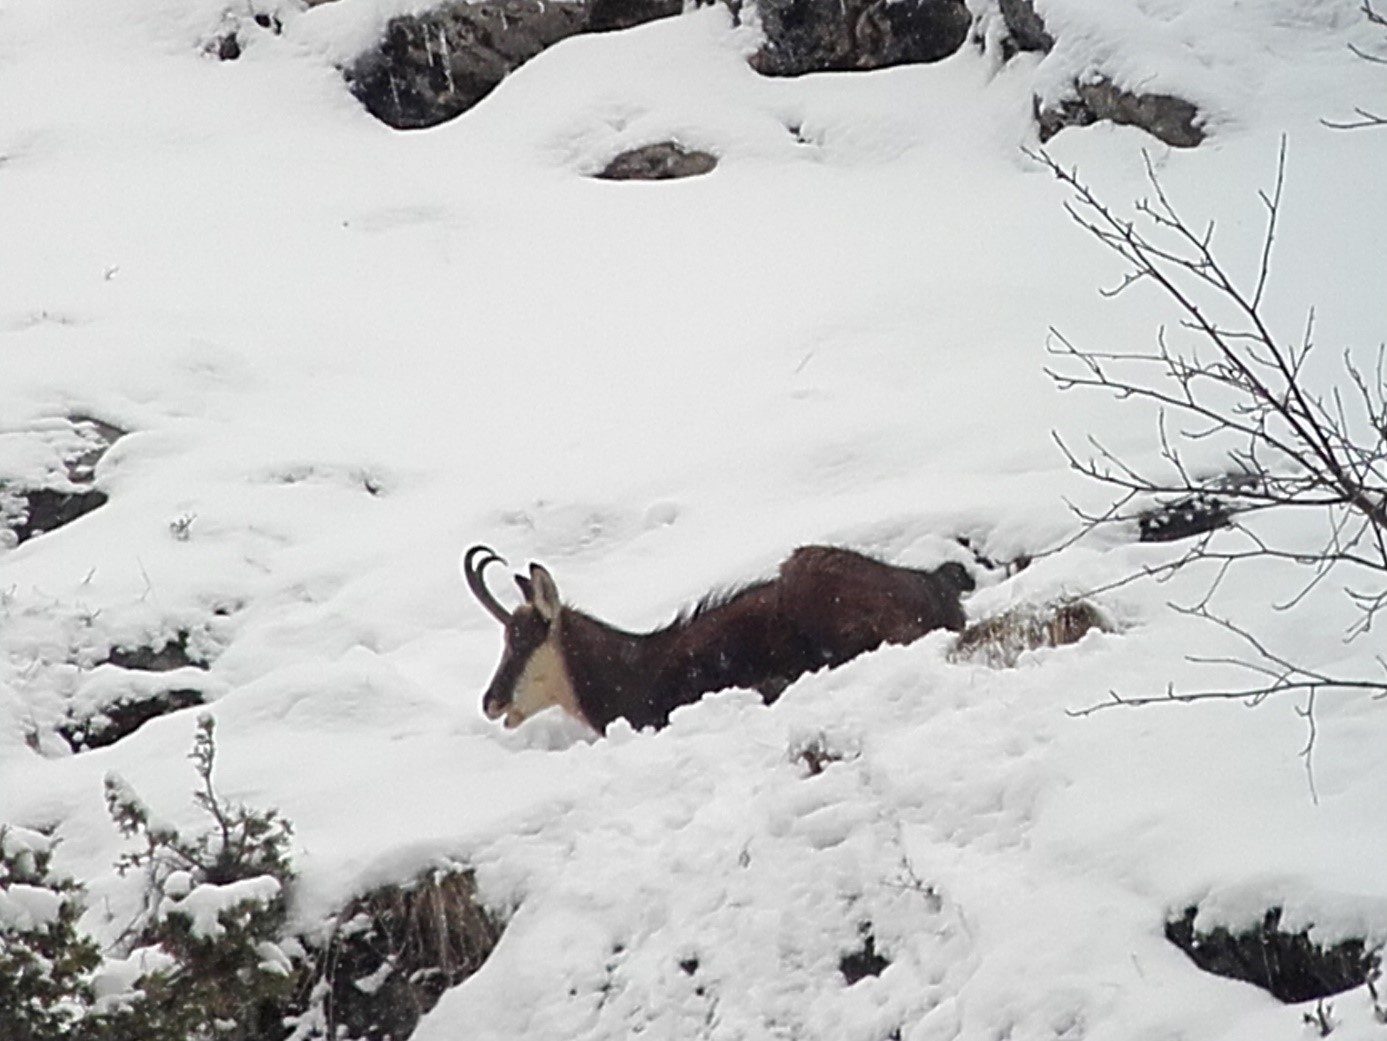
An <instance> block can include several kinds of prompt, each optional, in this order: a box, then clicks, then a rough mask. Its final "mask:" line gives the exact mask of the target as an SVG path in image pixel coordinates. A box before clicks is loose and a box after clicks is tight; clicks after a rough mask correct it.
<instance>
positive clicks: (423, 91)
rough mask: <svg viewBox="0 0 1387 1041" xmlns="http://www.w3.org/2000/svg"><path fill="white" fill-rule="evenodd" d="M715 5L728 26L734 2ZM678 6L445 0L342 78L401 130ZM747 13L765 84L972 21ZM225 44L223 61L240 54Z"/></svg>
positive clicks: (838, 2) (928, 43)
mask: <svg viewBox="0 0 1387 1041" xmlns="http://www.w3.org/2000/svg"><path fill="white" fill-rule="evenodd" d="M721 2H725V3H727V5H728V6H729V8H731V9H732V10H733V11H734V13H737V14H738V16H739V17H740V13H741V8H742V0H721ZM682 9H683V2H682V0H591V2H590V3H584V2H581V0H553V2H546V0H478V2H476V3H467V2H453V3H450V4H446V5H444V6H442V7H437V8H434V9H432V10H429V11H425V12H423V13H420V14H415V15H400V16H398V17H396V18H392V19H391V20H390V22H389V23H388V24H387V25H386V27H385V31H384V34H383V35H382V38H381V40H380V42H379V43H378V44H377V45H376V46H375V47H374V48H373V49H372V50H370V51H368V52H367V53H366V54H364V55H362V56H361V57H360V58H358V59H357V60H356V61H355V62H354V63H353V64H352V65H351V66H350V67H349V68H348V69H346V70H345V73H346V77H347V81H348V83H349V85H350V87H351V91H352V93H353V94H354V95H355V96H356V97H357V99H358V100H359V101H361V103H362V104H363V105H365V106H366V108H367V110H368V111H370V112H371V114H372V115H374V116H375V117H376V118H378V119H380V120H382V121H383V122H385V123H387V124H389V125H390V126H392V127H395V128H397V129H401V130H408V129H417V128H422V127H429V126H434V125H436V124H438V123H443V122H445V121H447V120H449V119H452V118H453V117H454V116H457V115H459V114H461V113H463V112H465V111H467V110H468V109H469V108H471V107H472V106H473V105H475V104H477V102H479V101H481V100H482V99H483V98H484V97H486V96H487V94H489V93H491V91H492V90H494V89H495V88H496V86H497V84H499V83H500V82H501V80H502V79H504V78H505V77H506V76H507V75H509V74H510V73H511V72H513V71H514V70H515V69H517V68H519V67H520V66H521V65H522V64H524V63H525V62H526V61H528V60H529V59H531V58H533V57H534V56H535V55H536V54H538V53H539V52H540V51H542V50H544V49H545V48H546V47H550V46H553V45H554V44H555V43H558V42H559V41H560V40H563V39H566V38H567V37H569V36H574V35H577V34H578V33H584V32H605V31H608V30H612V29H626V28H630V27H632V26H636V25H642V24H644V23H646V22H650V21H654V20H655V19H658V18H667V17H670V16H672V15H676V14H678V13H680V11H681V10H682ZM756 9H757V15H758V17H759V18H760V22H761V27H762V29H763V31H764V33H765V35H766V41H767V42H766V45H765V46H764V47H763V48H762V49H761V50H760V51H758V52H757V54H756V55H754V56H753V58H752V59H751V63H752V65H753V67H755V68H756V69H757V70H758V71H759V72H762V73H765V74H766V75H771V76H798V75H801V74H803V73H807V72H823V71H828V70H848V69H879V68H885V67H887V66H890V65H902V64H906V63H908V62H930V61H938V60H939V59H941V58H945V57H948V56H949V55H950V54H953V53H954V52H955V51H957V50H958V49H959V47H960V46H962V44H963V42H964V40H965V39H966V38H967V35H968V29H969V26H970V25H971V24H972V16H971V14H970V13H969V11H968V7H967V5H966V3H965V2H964V0H757V4H756ZM237 39H238V38H237V37H236V36H235V35H234V34H233V35H232V36H231V39H230V43H229V44H228V47H229V48H230V50H231V51H234V53H228V54H227V55H225V56H228V57H235V56H236V55H237V54H239V53H240V45H239V43H238V42H237ZM218 46H220V43H218ZM702 161H703V162H707V160H706V159H705V160H702ZM696 172H700V173H706V172H707V171H706V170H699V171H696ZM656 176H691V174H665V175H656ZM646 179H650V178H646Z"/></svg>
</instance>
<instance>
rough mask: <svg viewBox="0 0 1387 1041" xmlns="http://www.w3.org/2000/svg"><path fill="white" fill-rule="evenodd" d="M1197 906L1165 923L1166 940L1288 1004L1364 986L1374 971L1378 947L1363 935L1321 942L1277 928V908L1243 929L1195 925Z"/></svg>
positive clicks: (1210, 967) (1219, 973) (1204, 965)
mask: <svg viewBox="0 0 1387 1041" xmlns="http://www.w3.org/2000/svg"><path fill="white" fill-rule="evenodd" d="M1198 913H1199V909H1198V908H1197V907H1190V908H1186V909H1185V911H1184V913H1183V914H1181V915H1179V916H1178V917H1175V918H1171V919H1170V920H1169V921H1167V922H1166V924H1165V935H1166V939H1167V940H1169V941H1170V942H1171V943H1173V944H1175V946H1177V947H1179V948H1180V949H1181V950H1182V951H1184V952H1185V953H1186V954H1187V955H1189V957H1190V960H1191V961H1193V962H1194V963H1195V964H1196V965H1198V966H1199V967H1200V968H1201V969H1203V970H1204V971H1205V972H1211V973H1213V974H1214V975H1216V976H1227V977H1229V978H1230V979H1235V980H1245V981H1246V982H1248V983H1251V984H1254V985H1256V986H1258V987H1261V988H1262V989H1263V990H1265V991H1268V992H1269V993H1270V994H1271V995H1272V996H1273V997H1275V998H1277V999H1278V1000H1280V1001H1284V1002H1286V1003H1287V1004H1294V1003H1296V1002H1301V1001H1312V1000H1314V999H1315V998H1326V997H1329V996H1330V995H1331V994H1338V993H1340V992H1341V991H1345V990H1351V989H1352V988H1354V987H1359V986H1362V985H1363V984H1364V983H1366V982H1367V981H1368V980H1369V979H1371V978H1372V976H1373V974H1374V973H1375V972H1376V971H1377V968H1378V966H1379V965H1380V963H1381V951H1380V950H1370V949H1369V948H1368V947H1367V945H1366V944H1365V943H1364V942H1363V941H1362V940H1344V941H1342V942H1341V943H1336V944H1333V945H1331V946H1327V947H1326V946H1322V945H1320V944H1317V943H1315V942H1314V941H1313V940H1311V939H1310V936H1309V929H1308V928H1307V929H1302V930H1300V931H1299V932H1290V931H1287V930H1285V929H1282V928H1281V908H1279V907H1273V908H1271V909H1270V910H1268V911H1267V913H1266V916H1265V917H1264V918H1263V919H1262V922H1261V924H1260V925H1257V926H1253V927H1252V928H1250V929H1247V930H1244V931H1242V932H1236V933H1235V932H1231V931H1230V930H1228V929H1226V928H1224V927H1223V926H1219V927H1217V928H1215V929H1212V930H1210V931H1208V932H1200V931H1198V930H1196V929H1195V927H1194V922H1195V918H1196V916H1197V915H1198Z"/></svg>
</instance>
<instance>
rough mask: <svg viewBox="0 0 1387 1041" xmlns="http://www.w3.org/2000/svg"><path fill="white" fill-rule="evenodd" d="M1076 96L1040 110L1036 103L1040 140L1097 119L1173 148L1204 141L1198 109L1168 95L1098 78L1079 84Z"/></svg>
mask: <svg viewBox="0 0 1387 1041" xmlns="http://www.w3.org/2000/svg"><path fill="white" fill-rule="evenodd" d="M1074 90H1075V95H1074V96H1073V97H1071V98H1068V99H1066V100H1064V101H1062V102H1060V103H1059V104H1058V105H1054V106H1052V107H1050V108H1043V107H1041V105H1040V104H1039V102H1038V101H1037V103H1036V113H1035V116H1036V122H1037V124H1039V128H1040V140H1041V141H1042V142H1044V141H1048V140H1050V138H1052V137H1054V136H1055V135H1056V134H1058V133H1059V132H1060V131H1061V130H1063V129H1064V128H1065V127H1072V126H1089V125H1090V124H1093V123H1096V122H1098V121H1099V120H1100V119H1107V120H1111V121H1112V122H1114V123H1117V124H1119V125H1120V126H1134V127H1140V128H1141V129H1142V130H1145V131H1146V132H1147V133H1149V134H1151V135H1153V136H1155V137H1157V138H1159V139H1160V140H1162V141H1164V142H1165V143H1166V144H1168V145H1171V146H1172V147H1175V148H1193V147H1194V146H1195V145H1197V144H1199V143H1200V142H1201V141H1203V140H1204V131H1203V130H1201V129H1200V128H1199V126H1198V125H1197V124H1198V122H1199V119H1200V113H1199V109H1197V108H1195V106H1194V105H1192V104H1191V103H1190V102H1188V101H1185V100H1184V99H1183V98H1177V97H1173V96H1172V95H1170V94H1133V93H1131V92H1130V91H1126V90H1122V89H1120V88H1118V87H1116V86H1114V85H1113V83H1112V82H1111V81H1110V80H1106V79H1097V80H1093V81H1091V82H1087V83H1078V84H1075V87H1074Z"/></svg>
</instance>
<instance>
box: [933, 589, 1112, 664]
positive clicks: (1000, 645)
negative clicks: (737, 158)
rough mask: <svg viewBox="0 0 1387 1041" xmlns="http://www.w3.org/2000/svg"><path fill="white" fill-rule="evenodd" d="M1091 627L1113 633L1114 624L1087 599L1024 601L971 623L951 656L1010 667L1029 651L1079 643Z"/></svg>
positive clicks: (965, 660) (964, 660)
mask: <svg viewBox="0 0 1387 1041" xmlns="http://www.w3.org/2000/svg"><path fill="white" fill-rule="evenodd" d="M1091 629H1097V630H1099V631H1100V632H1111V631H1112V629H1113V627H1112V625H1111V624H1110V623H1109V622H1108V621H1107V619H1105V618H1104V617H1103V615H1102V614H1101V613H1100V612H1099V610H1098V608H1096V607H1094V606H1093V605H1092V604H1091V603H1089V602H1088V601H1087V600H1062V601H1059V602H1057V603H1050V604H1043V605H1040V606H1034V605H1031V604H1022V605H1021V606H1019V607H1014V608H1012V609H1011V610H1009V611H1005V612H1003V613H1002V614H999V615H997V616H995V617H993V618H987V619H984V620H983V621H981V622H975V623H973V624H972V625H970V626H968V628H966V629H965V630H964V631H963V634H962V635H961V636H959V638H958V642H957V643H955V644H954V646H953V648H952V649H951V650H950V651H949V654H948V657H949V660H950V661H953V662H974V663H976V664H979V665H987V666H990V667H991V668H994V669H1009V668H1012V667H1014V666H1015V665H1016V663H1017V662H1018V661H1020V659H1021V655H1023V654H1025V653H1026V652H1027V651H1033V650H1036V649H1038V648H1041V647H1063V646H1066V645H1068V644H1071V643H1077V642H1078V641H1079V640H1080V639H1082V638H1083V636H1084V635H1085V634H1086V633H1087V632H1089V630H1091Z"/></svg>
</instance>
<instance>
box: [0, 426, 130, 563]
mask: <svg viewBox="0 0 1387 1041" xmlns="http://www.w3.org/2000/svg"><path fill="white" fill-rule="evenodd" d="M65 422H66V423H67V424H68V425H69V426H70V427H71V430H70V431H69V432H66V435H65V436H66V437H68V438H70V440H71V447H69V448H67V449H66V451H65V452H64V454H63V457H62V466H63V471H64V472H65V474H66V477H67V483H66V485H64V484H63V483H62V480H61V476H58V477H55V479H54V480H53V481H52V482H51V483H50V484H46V485H44V486H42V487H26V486H24V485H21V484H16V483H7V482H5V481H2V480H0V529H5V528H8V529H9V530H10V531H12V532H13V533H14V539H15V543H16V544H18V543H22V542H27V541H28V540H29V539H32V538H35V537H36V536H38V535H42V534H45V533H46V532H50V531H53V530H55V529H57V528H61V527H62V526H63V525H65V524H71V523H72V522H73V521H75V520H76V519H77V518H78V517H82V516H84V515H86V514H88V513H90V512H91V511H92V510H94V509H96V508H97V507H99V506H102V505H104V504H105V503H106V502H107V499H108V497H107V495H106V493H105V492H99V491H96V490H94V489H92V488H89V487H87V486H88V485H90V484H91V483H92V479H93V474H94V472H95V470H96V464H97V463H98V462H100V461H101V457H102V456H104V455H105V454H106V452H107V451H108V450H109V449H110V447H111V445H113V444H115V442H116V441H117V440H118V439H120V438H121V437H123V436H124V435H125V433H126V431H124V430H122V429H121V428H120V427H118V426H115V425H113V424H111V423H106V422H103V421H102V420H99V419H93V418H92V417H90V416H81V415H74V416H69V417H68V418H67V419H66V420H65Z"/></svg>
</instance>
